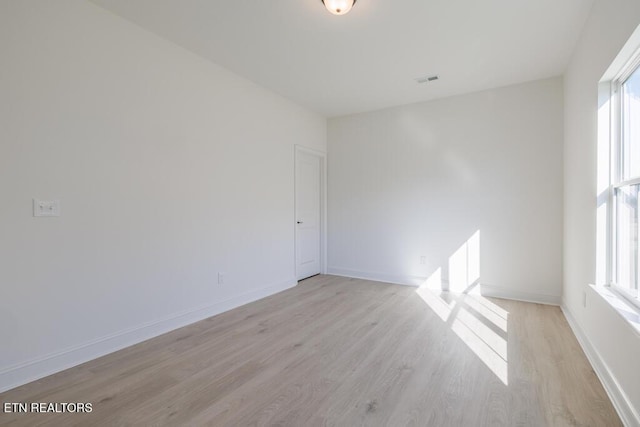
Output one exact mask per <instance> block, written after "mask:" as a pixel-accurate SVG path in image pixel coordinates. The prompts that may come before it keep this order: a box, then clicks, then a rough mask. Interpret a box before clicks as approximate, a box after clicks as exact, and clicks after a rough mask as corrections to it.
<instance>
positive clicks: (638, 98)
mask: <svg viewBox="0 0 640 427" xmlns="http://www.w3.org/2000/svg"><path fill="white" fill-rule="evenodd" d="M613 86H614V87H613V89H614V91H613V93H614V96H613V101H614V106H615V107H614V108H617V110H618V111H617V114H614V116H613V117H614V120H613V131H614V132H613V135H615V136H614V138H613V147H612V148H613V153H612V154H613V156H612V158H613V159H614V161H613V162H612V174H611V178H612V186H611V194H612V196H613V204H612V207H613V212H612V214H613V215H612V219H613V221H612V240H611V254H612V258H613V259H612V263H611V264H612V265H611V270H612V271H611V273H612V274H611V282H612V286H613V287H614V288H615V289H617V290H618V291H619V292H621V293H623V294H624V295H625V296H627V297H630V298H631V299H633V300H635V302H636V303H637V302H638V287H639V282H640V268H639V267H640V251H639V250H638V213H639V212H640V198H639V196H640V55H636V60H635V61H633V62H631V65H628V66H627V67H626V68H625V69H624V70H623V72H622V73H621V74H620V75H619V77H618V78H617V79H615V80H614V82H613Z"/></svg>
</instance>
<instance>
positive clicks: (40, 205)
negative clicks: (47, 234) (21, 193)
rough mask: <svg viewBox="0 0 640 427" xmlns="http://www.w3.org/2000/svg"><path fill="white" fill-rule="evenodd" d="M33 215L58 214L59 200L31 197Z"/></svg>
mask: <svg viewBox="0 0 640 427" xmlns="http://www.w3.org/2000/svg"><path fill="white" fill-rule="evenodd" d="M33 216H60V200H38V199H33Z"/></svg>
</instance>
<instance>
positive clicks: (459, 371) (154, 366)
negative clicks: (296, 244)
mask: <svg viewBox="0 0 640 427" xmlns="http://www.w3.org/2000/svg"><path fill="white" fill-rule="evenodd" d="M3 402H91V403H92V404H93V411H92V412H91V413H89V414H24V413H8V414H5V413H1V412H0V425H16V426H126V425H154V426H158V425H167V426H199V425H212V426H348V427H352V426H618V425H621V422H620V419H619V418H618V416H617V414H616V412H615V410H614V408H613V406H612V405H611V403H610V401H609V399H608V398H607V396H606V394H605V391H604V389H603V388H602V385H601V384H600V382H599V381H598V379H597V378H596V376H595V374H594V373H593V371H592V369H591V367H590V365H589V363H588V362H587V360H586V358H585V356H584V354H583V352H582V350H581V349H580V347H579V345H578V343H577V341H576V339H575V337H574V336H573V335H572V333H571V331H570V329H569V326H568V324H567V322H566V320H565V319H564V317H563V315H562V313H561V311H560V310H559V308H557V307H551V306H544V305H538V304H529V303H521V302H515V301H506V300H499V299H485V298H483V297H481V296H479V295H462V296H459V295H458V296H455V295H449V294H446V293H434V292H432V291H427V290H420V291H418V292H417V291H416V289H415V288H410V287H405V286H397V285H387V284H381V283H376V282H370V281H365V280H356V279H347V278H342V277H336V276H317V277H314V278H311V279H308V280H305V281H303V282H301V283H300V284H299V285H298V286H297V287H295V288H293V289H290V290H288V291H285V292H282V293H279V294H277V295H273V296H271V297H269V298H265V299H263V300H260V301H257V302H254V303H252V304H248V305H245V306H243V307H239V308H237V309H235V310H232V311H229V312H227V313H223V314H221V315H218V316H215V317H212V318H209V319H206V320H204V321H201V322H199V323H196V324H193V325H191V326H187V327H185V328H182V329H179V330H176V331H173V332H171V333H168V334H165V335H162V336H160V337H157V338H154V339H152V340H149V341H146V342H144V343H141V344H138V345H136V346H133V347H129V348H127V349H124V350H121V351H119V352H116V353H113V354H110V355H108V356H105V357H102V358H100V359H97V360H94V361H91V362H88V363H86V364H84V365H81V366H78V367H75V368H72V369H69V370H67V371H64V372H61V373H59V374H56V375H52V376H50V377H47V378H44V379H42V380H39V381H36V382H34V383H31V384H27V385H25V386H23V387H20V388H17V389H14V390H10V391H8V392H6V393H3V394H0V403H3Z"/></svg>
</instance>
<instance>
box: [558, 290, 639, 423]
mask: <svg viewBox="0 0 640 427" xmlns="http://www.w3.org/2000/svg"><path fill="white" fill-rule="evenodd" d="M560 308H561V309H562V313H563V314H564V317H565V318H566V319H567V322H568V323H569V326H570V327H571V330H572V331H573V334H574V335H575V336H576V338H577V339H578V342H579V343H580V346H581V347H582V350H583V351H584V353H585V354H586V356H587V359H589V362H590V363H591V366H592V367H593V370H594V372H595V373H596V375H597V376H598V378H599V379H600V382H601V383H602V385H603V387H604V389H605V391H606V392H607V395H609V399H611V402H612V403H613V406H614V408H615V409H616V411H617V412H618V415H619V416H620V418H621V420H622V423H623V424H624V425H625V426H627V427H640V415H638V413H637V412H636V411H635V409H634V408H633V405H632V404H631V401H630V400H629V398H628V397H627V396H626V394H625V393H624V391H623V390H622V388H621V387H620V385H619V384H618V382H617V381H616V379H615V377H614V376H613V375H612V374H611V370H610V369H609V367H608V366H607V364H606V363H605V362H604V360H603V359H602V357H601V356H600V353H599V352H598V350H597V349H596V348H595V347H594V346H593V344H591V341H589V338H588V337H587V335H586V334H585V333H584V331H583V330H582V328H581V327H580V325H579V324H578V322H577V321H576V319H575V317H573V314H572V313H571V310H569V308H568V307H567V306H566V305H565V304H564V302H563V303H562V305H561V306H560Z"/></svg>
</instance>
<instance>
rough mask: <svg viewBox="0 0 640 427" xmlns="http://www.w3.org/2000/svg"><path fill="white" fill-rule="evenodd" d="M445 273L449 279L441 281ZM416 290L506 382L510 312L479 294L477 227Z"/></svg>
mask: <svg viewBox="0 0 640 427" xmlns="http://www.w3.org/2000/svg"><path fill="white" fill-rule="evenodd" d="M443 268H444V269H445V270H447V271H445V276H446V275H447V274H446V273H448V277H449V280H448V282H447V281H445V280H443ZM416 293H417V294H418V295H419V296H420V298H422V300H423V301H424V302H425V303H427V305H428V306H429V307H430V308H431V309H432V310H433V311H434V312H435V313H436V314H437V315H438V317H440V319H442V321H443V322H445V323H446V324H447V325H448V326H449V327H450V328H451V330H452V331H453V332H454V333H455V334H456V335H457V336H458V337H459V338H460V339H461V340H462V341H463V342H464V343H465V344H466V345H467V347H469V349H470V350H471V351H473V353H474V354H475V355H476V356H477V357H478V358H479V359H480V360H481V361H482V362H483V363H484V364H485V365H486V366H487V367H488V368H489V369H490V370H491V371H492V372H493V373H494V374H495V376H496V377H497V378H499V379H500V381H502V383H503V384H504V385H508V383H509V380H508V357H507V356H508V355H507V323H508V315H509V313H508V312H507V311H506V310H504V309H502V308H501V307H499V306H497V305H496V304H494V303H493V302H491V301H489V300H488V299H486V298H484V297H483V296H482V295H481V294H480V230H477V231H476V232H475V233H474V234H472V235H471V237H469V239H467V241H466V242H464V243H463V244H462V245H461V246H460V247H459V248H458V249H457V250H456V251H455V252H454V253H453V254H452V255H451V256H450V257H449V260H448V263H447V264H446V266H444V267H440V268H438V269H436V271H435V272H434V273H433V274H431V276H429V278H428V279H427V280H426V281H425V282H424V283H423V284H422V285H421V286H420V287H419V288H418V290H417V291H416Z"/></svg>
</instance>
